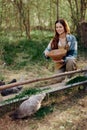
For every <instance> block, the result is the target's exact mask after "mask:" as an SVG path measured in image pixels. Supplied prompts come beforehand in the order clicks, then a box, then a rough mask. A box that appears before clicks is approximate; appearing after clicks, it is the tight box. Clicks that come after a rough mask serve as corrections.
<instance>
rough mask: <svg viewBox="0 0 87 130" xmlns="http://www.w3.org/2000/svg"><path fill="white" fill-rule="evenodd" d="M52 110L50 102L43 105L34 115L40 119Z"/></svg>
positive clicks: (52, 106)
mask: <svg viewBox="0 0 87 130" xmlns="http://www.w3.org/2000/svg"><path fill="white" fill-rule="evenodd" d="M53 111H54V105H53V104H51V105H49V106H43V107H42V108H40V109H39V110H38V111H37V112H36V113H35V114H34V117H35V118H36V119H42V118H44V117H45V116H46V115H47V114H50V113H52V112H53Z"/></svg>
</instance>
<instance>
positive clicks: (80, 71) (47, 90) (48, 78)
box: [0, 69, 87, 107]
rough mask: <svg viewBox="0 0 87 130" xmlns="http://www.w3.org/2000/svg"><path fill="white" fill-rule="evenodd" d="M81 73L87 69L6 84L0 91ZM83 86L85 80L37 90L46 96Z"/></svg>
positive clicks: (13, 101)
mask: <svg viewBox="0 0 87 130" xmlns="http://www.w3.org/2000/svg"><path fill="white" fill-rule="evenodd" d="M83 72H87V69H80V70H76V71H70V72H65V73H61V74H57V75H54V76H51V77H46V78H38V79H34V80H26V81H22V82H16V83H12V84H8V85H3V86H0V90H4V89H7V88H11V87H15V86H18V85H24V84H30V83H34V82H39V81H45V80H50V79H54V78H57V77H60V76H66V75H71V74H76V73H83ZM84 84H87V80H86V81H83V82H79V83H74V84H71V85H65V83H57V84H55V86H54V85H50V86H46V87H41V88H39V89H41V90H44V91H43V92H45V93H47V94H48V93H53V92H56V91H61V90H64V89H68V88H71V87H75V86H79V85H84ZM28 98H29V96H25V97H23V98H20V99H14V100H12V101H9V102H8V101H4V102H0V107H2V106H5V105H8V104H11V103H16V102H19V101H23V100H26V99H28Z"/></svg>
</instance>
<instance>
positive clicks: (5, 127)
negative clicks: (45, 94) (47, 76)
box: [0, 62, 87, 130]
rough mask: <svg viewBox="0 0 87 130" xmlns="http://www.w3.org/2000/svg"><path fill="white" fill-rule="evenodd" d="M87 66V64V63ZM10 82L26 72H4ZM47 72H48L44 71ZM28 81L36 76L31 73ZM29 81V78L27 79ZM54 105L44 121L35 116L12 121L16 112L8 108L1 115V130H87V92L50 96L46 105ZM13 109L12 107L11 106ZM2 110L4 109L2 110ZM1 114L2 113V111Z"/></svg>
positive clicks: (62, 93)
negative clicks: (13, 113)
mask: <svg viewBox="0 0 87 130" xmlns="http://www.w3.org/2000/svg"><path fill="white" fill-rule="evenodd" d="M86 64H87V63H86ZM78 65H79V68H80V67H83V66H84V65H83V62H80V64H78ZM4 71H5V74H6V73H7V75H6V76H5V77H6V78H7V77H8V75H9V77H8V79H7V80H8V81H10V80H11V79H12V78H14V77H16V78H17V79H18V78H19V77H20V75H23V74H24V73H25V71H21V72H16V71H15V72H12V71H8V70H4ZM44 71H46V70H44ZM25 74H26V77H28V79H29V78H30V79H32V78H34V77H35V76H36V75H35V74H33V73H30V74H29V75H27V72H26V73H25ZM26 79H27V78H26ZM9 97H10V96H6V97H2V96H0V100H5V99H7V98H9ZM51 103H54V109H53V112H52V113H49V114H47V115H45V117H43V118H42V119H37V118H35V117H33V116H31V117H29V118H27V119H24V120H22V119H21V120H12V119H11V118H10V117H9V114H10V113H11V112H12V111H14V109H12V110H11V111H8V110H6V109H9V108H8V107H6V108H5V110H6V111H4V113H0V115H1V116H0V130H47V129H48V130H87V91H80V92H79V91H78V90H77V89H76V91H73V92H71V91H69V92H67V93H66V92H65V91H64V92H61V93H55V94H54V95H52V96H50V97H49V98H48V99H47V100H46V103H43V104H44V105H46V104H49V105H50V104H51ZM9 107H11V106H9ZM0 109H2V108H0ZM0 112H1V111H0Z"/></svg>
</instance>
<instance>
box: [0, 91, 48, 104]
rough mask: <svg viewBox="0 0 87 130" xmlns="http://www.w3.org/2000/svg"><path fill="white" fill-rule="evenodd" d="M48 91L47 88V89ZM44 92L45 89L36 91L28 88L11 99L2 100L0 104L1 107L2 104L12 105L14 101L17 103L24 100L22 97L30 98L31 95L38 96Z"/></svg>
mask: <svg viewBox="0 0 87 130" xmlns="http://www.w3.org/2000/svg"><path fill="white" fill-rule="evenodd" d="M48 89H49V88H48ZM45 90H47V89H39V88H38V89H37V88H29V89H25V90H24V91H22V92H21V93H19V94H18V95H16V96H15V97H13V98H9V99H7V100H4V101H2V102H0V103H1V104H2V105H3V104H4V105H5V104H10V103H13V102H14V101H15V100H16V101H19V100H20V99H22V98H24V97H28V96H31V95H35V94H38V93H40V92H43V91H44V92H45Z"/></svg>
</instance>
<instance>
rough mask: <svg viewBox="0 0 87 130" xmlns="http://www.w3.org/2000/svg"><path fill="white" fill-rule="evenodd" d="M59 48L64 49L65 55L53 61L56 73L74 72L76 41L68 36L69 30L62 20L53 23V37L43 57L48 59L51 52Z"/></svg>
mask: <svg viewBox="0 0 87 130" xmlns="http://www.w3.org/2000/svg"><path fill="white" fill-rule="evenodd" d="M61 48H63V49H66V50H67V54H66V56H64V58H63V59H61V60H58V61H55V60H54V63H55V66H56V67H55V68H56V73H61V72H65V71H73V70H76V69H77V65H76V58H77V40H76V38H75V36H74V35H72V34H70V28H69V26H68V24H67V22H66V21H65V20H64V19H59V20H57V21H56V22H55V36H54V38H53V39H52V40H51V41H50V43H49V44H48V46H47V48H46V49H45V51H44V54H45V57H46V58H49V52H50V51H51V50H54V49H61Z"/></svg>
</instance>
